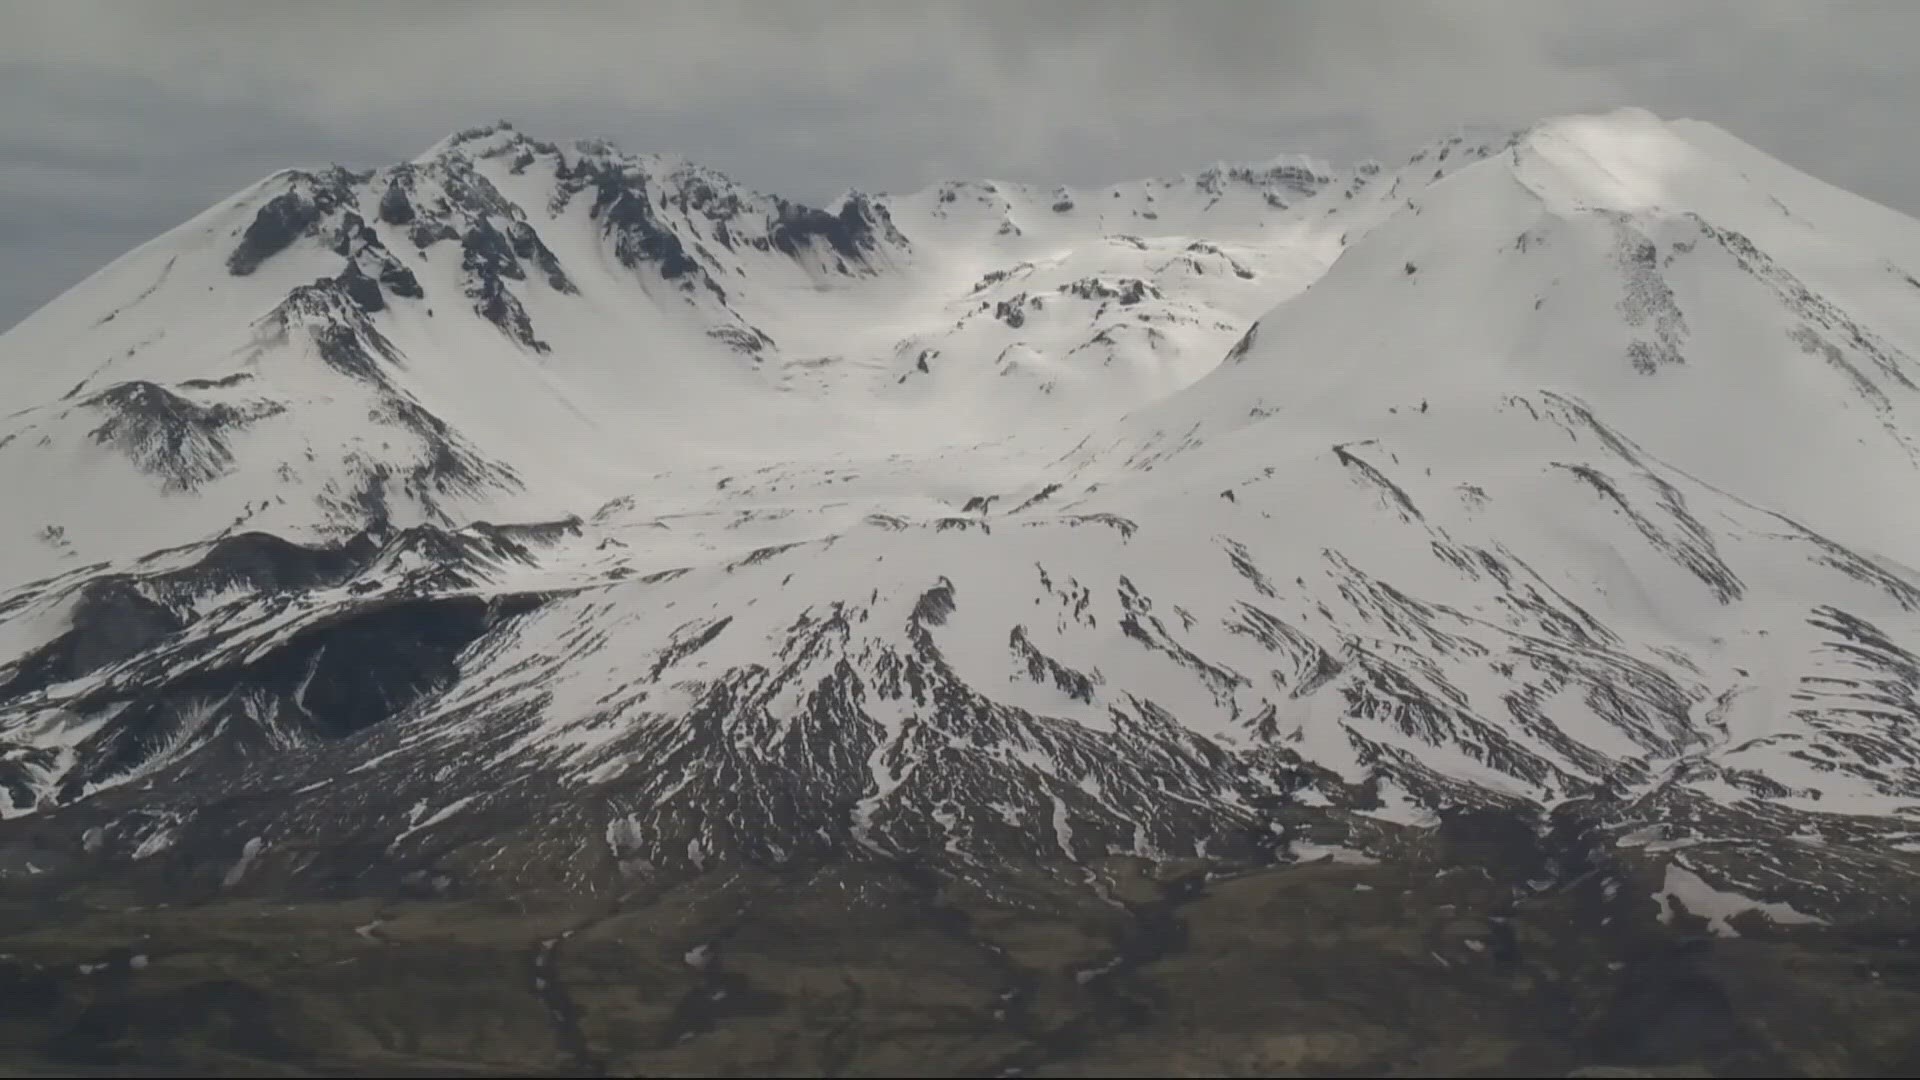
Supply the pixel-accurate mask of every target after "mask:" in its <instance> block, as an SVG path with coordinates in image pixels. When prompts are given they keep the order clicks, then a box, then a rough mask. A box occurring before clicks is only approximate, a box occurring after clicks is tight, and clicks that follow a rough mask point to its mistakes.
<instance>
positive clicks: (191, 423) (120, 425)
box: [85, 382, 283, 491]
mask: <svg viewBox="0 0 1920 1080" xmlns="http://www.w3.org/2000/svg"><path fill="white" fill-rule="evenodd" d="M85 404H86V406H87V407H88V408H90V409H93V410H95V411H97V412H100V413H102V414H104V415H105V419H104V420H103V421H102V422H101V423H100V425H99V426H98V427H96V428H94V429H93V430H92V431H91V432H89V433H88V435H89V437H90V438H92V440H93V441H94V442H96V443H98V444H100V445H102V446H111V447H113V448H115V449H117V450H119V451H120V452H122V453H124V454H126V455H127V457H128V458H130V459H132V461H133V463H134V464H135V465H137V466H138V467H139V468H140V469H141V471H143V472H148V473H152V474H154V475H156V476H158V477H160V478H161V481H162V483H163V485H164V486H165V488H166V489H167V490H169V491H191V490H193V489H194V488H197V487H199V486H200V485H201V484H204V483H206V482H207V481H209V480H211V479H213V478H214V477H216V476H220V475H222V474H224V473H225V472H226V471H227V469H228V467H229V466H230V465H231V464H232V461H233V453H232V450H231V449H230V448H229V446H228V442H227V438H228V436H229V435H230V434H231V433H232V432H234V431H237V430H239V429H241V428H244V427H246V426H247V425H249V424H251V423H253V422H255V421H257V420H260V419H262V418H264V417H268V416H272V415H274V414H275V413H278V412H280V411H282V409H283V406H280V405H278V404H275V403H271V402H258V403H255V404H253V405H250V406H247V407H244V408H243V407H240V406H235V405H229V404H226V403H224V402H220V403H215V404H211V405H203V404H200V403H198V402H195V401H192V400H190V399H188V398H185V397H182V396H180V395H179V394H175V393H173V392H172V391H170V390H167V389H166V388H164V387H161V386H159V385H157V384H155V383H150V382H124V383H116V384H115V385H113V386H111V387H108V388H107V389H106V390H104V391H102V392H101V393H99V394H97V395H95V396H94V397H92V398H89V399H88V400H87V401H86V403H85Z"/></svg>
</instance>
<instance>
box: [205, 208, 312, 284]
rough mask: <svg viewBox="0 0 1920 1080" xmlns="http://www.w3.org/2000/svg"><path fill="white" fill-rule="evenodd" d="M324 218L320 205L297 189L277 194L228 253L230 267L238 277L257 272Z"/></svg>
mask: <svg viewBox="0 0 1920 1080" xmlns="http://www.w3.org/2000/svg"><path fill="white" fill-rule="evenodd" d="M319 220H320V209H319V207H317V206H315V205H314V204H313V203H312V202H311V201H309V200H307V199H305V198H302V197H301V196H299V195H297V194H295V193H294V192H291V191H289V192H286V193H285V194H281V195H275V196H274V197H273V198H271V199H269V200H267V204H266V205H265V206H262V207H261V208H260V212H259V213H257V214H255V215H254V218H253V223H252V224H251V225H248V226H247V231H246V232H245V233H244V234H243V235H242V236H241V237H240V246H239V247H237V248H235V249H234V251H233V254H232V255H229V256H227V271H228V272H229V273H231V274H233V275H234V276H236V277H244V276H246V275H248V274H251V273H253V272H254V270H255V269H256V268H258V267H259V265H260V264H261V263H263V262H265V261H266V260H267V259H269V258H271V257H272V256H274V255H276V254H278V253H279V252H281V251H283V250H285V249H286V247H287V245H289V244H291V243H293V242H294V240H295V239H297V238H298V237H300V236H301V235H303V234H305V233H306V232H307V230H309V229H311V228H312V227H313V226H314V225H315V224H316V223H318V222H319Z"/></svg>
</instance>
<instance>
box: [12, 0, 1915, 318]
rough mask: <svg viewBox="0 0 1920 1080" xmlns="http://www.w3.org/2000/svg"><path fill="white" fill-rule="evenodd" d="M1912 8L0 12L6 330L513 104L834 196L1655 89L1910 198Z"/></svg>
mask: <svg viewBox="0 0 1920 1080" xmlns="http://www.w3.org/2000/svg"><path fill="white" fill-rule="evenodd" d="M1917 48H1920V4H1912V3H1906V2H1901V0H1889V2H1885V3H1877V4H1876V3H1849V4H1845V5H1836V4H1816V3H1787V2H1784V0H1734V2H1725V3H1717V2H1692V3H1687V4H1672V3H1667V2H1658V3H1655V2H1640V0H1632V2H1618V0H1616V2H1613V3H1608V4H1592V3H1559V2H1547V0H1516V2H1501V3H1493V2H1474V0H1451V2H1447V3H1412V2H1406V3H1402V2H1387V0H1338V2H1334V0H1326V2H1318V3H1298V4H1295V3H1287V4H1242V3H1226V2H1220V3H1184V4H1175V3H1159V2H1152V3H1147V2H1141V3H1129V2H1114V0H1098V2H1096V0H1086V2H1079V0H1050V2H1048V3H1044V4H1035V3H1029V2H1024V0H1022V2H1017V3H993V2H977V3H969V4H964V5H962V4H947V3H941V4H924V3H907V2H902V0H883V2H854V0H845V2H830V3H829V2H813V0H779V2H767V3H758V4H748V3H725V2H719V0H698V2H651V3H625V2H621V3H531V2H522V3H492V2H461V3H451V2H440V0H415V2H404V0H400V2H383V3H358V2H343V0H335V2H329V3H325V4H313V3H287V2H280V0H237V2H231V3H186V2H168V0H148V2H145V3H142V4H139V5H131V4H116V3H94V2H88V0H59V2H58V3H45V2H36V0H19V2H18V3H11V2H0V100H4V101H5V102H7V105H6V106H5V108H3V109H0V326H5V325H11V324H12V323H13V322H14V321H16V320H17V319H19V318H20V317H22V316H24V315H25V314H27V313H28V312H29V311H30V310H31V309H32V308H33V307H35V306H37V305H38V304H40V303H42V302H44V301H46V300H48V299H50V298H52V297H53V296H54V295H57V294H58V293H59V292H60V291H61V290H62V289H64V288H66V287H68V286H69V285H71V284H72V283H73V282H74V281H76V280H78V279H80V278H81V277H84V276H85V275H86V274H87V273H89V272H91V271H92V270H93V269H96V268H97V267H98V266H99V265H101V264H103V263H104V262H106V261H107V260H109V259H111V258H112V257H113V256H115V255H117V254H118V253H120V252H121V251H124V250H126V249H127V248H129V247H132V246H133V245H135V244H138V243H140V242H142V241H144V240H146V239H148V238H149V237H151V236H153V235H155V234H157V233H159V232H162V231H164V230H165V229H167V228H169V227H171V226H172V225H174V224H177V223H178V222H179V221H181V220H183V219H184V218H186V217H187V216H189V215H191V214H192V213H194V212H196V211H198V210H199V209H201V208H203V207H205V206H206V205H208V204H210V203H212V202H214V201H216V200H218V199H220V198H222V197H223V196H225V195H227V194H229V193H230V192H232V191H233V190H235V189H237V188H239V187H241V186H243V185H245V184H247V183H249V182H251V181H252V180H254V179H257V178H258V177H260V176H262V175H264V174H266V173H269V172H271V171H273V170H275V169H277V168H282V167H285V166H289V165H312V164H324V163H326V162H329V161H340V162H342V163H346V164H352V165H358V166H366V165H375V164H382V163H386V162H390V161H394V160H399V159H402V158H405V157H410V156H412V155H413V154H415V153H417V152H418V151H419V150H421V149H423V148H424V147H426V146H427V145H429V144H431V143H433V142H434V141H436V140H437V139H439V138H440V137H441V136H443V135H445V134H447V133H448V132H450V131H452V130H455V129H457V128H461V127H466V126H470V125H472V124H474V123H478V122H482V121H486V120H490V119H494V118H496V117H507V118H510V119H512V120H514V121H515V122H516V123H517V124H518V125H519V126H520V127H522V128H523V129H525V130H528V131H531V132H533V133H535V134H538V135H541V136H542V137H546V138H551V139H568V138H573V137H577V136H581V135H607V136H611V137H612V138H614V139H615V140H616V141H618V142H619V143H621V144H622V145H624V146H626V147H628V148H629V149H634V150H671V151H677V152H680V153H684V154H686V155H688V156H690V157H693V158H695V159H698V160H701V161H704V162H707V163H709V164H711V165H714V166H715V167H718V168H720V169H722V170H725V171H727V172H729V173H731V174H733V175H735V176H736V177H738V178H739V179H741V180H742V181H744V182H746V183H749V184H751V185H753V186H756V187H759V188H762V189H766V190H771V191H777V192H780V193H782V194H786V195H789V196H792V197H797V198H804V199H824V198H827V197H830V196H831V195H833V194H835V193H837V192H838V191H840V190H844V189H845V188H848V187H859V188H863V189H866V190H894V191H901V190H910V189H914V188H918V187H921V186H923V185H925V184H927V183H930V182H933V181H935V180H938V179H942V178H947V177H975V176H977V177H998V178H1004V179H1024V180H1035V181H1046V182H1056V181H1057V182H1066V183H1082V184H1084V183H1099V182H1103V181H1107V180H1113V179H1119V178H1124V177H1131V176H1143V175H1154V174H1172V173H1179V172H1184V171H1191V170H1193V169H1195V168H1198V167H1201V166H1203V165H1205V164H1207V163H1209V162H1212V161H1216V160H1223V159H1224V160H1258V159H1263V158H1267V157H1271V156H1273V155H1275V154H1278V153H1285V152H1299V151H1307V152H1311V153H1315V154H1317V155H1319V156H1322V157H1328V158H1333V159H1336V160H1342V159H1357V158H1364V157H1378V158H1383V159H1387V160H1392V159H1394V158H1396V157H1398V156H1400V155H1402V154H1404V153H1406V152H1407V151H1408V150H1409V149H1411V148H1412V147H1413V146H1415V145H1417V144H1419V143H1421V142H1424V141H1426V140H1427V139H1430V138H1432V137H1434V136H1436V135H1439V134H1442V133H1444V132H1446V131H1447V130H1448V129H1450V128H1452V127H1453V126H1455V125H1457V124H1460V123H1473V124H1479V123H1491V124H1515V125H1517V124H1522V123H1526V122H1528V121H1531V120H1534V119H1538V118H1539V117H1541V116H1545V115H1552V114H1556V113H1563V112H1569V111H1576V110H1582V109H1590V108H1596V107H1606V106H1612V105H1622V104H1633V105H1642V106H1645V107H1647V108H1650V109H1652V110H1654V111H1655V112H1657V113H1660V114H1661V115H1664V116H1691V117H1695V118H1698V119H1703V120H1710V121H1713V122H1715V123H1718V124H1720V125H1721V126H1723V127H1725V128H1727V129H1729V130H1731V131H1732V132H1734V133H1735V134H1737V135H1739V136H1741V137H1742V138H1745V139H1747V140H1748V141H1750V142H1753V143H1755V144H1756V145H1758V146H1760V147H1761V148H1762V149H1765V150H1767V151H1769V152H1771V153H1774V154H1777V155H1779V156H1780V157H1782V158H1784V159H1786V160H1787V161H1789V162H1792V163H1794V164H1796V165H1798V166H1800V167H1801V168H1804V169H1806V170H1807V171H1809V172H1812V173H1814V174H1815V175H1817V176H1820V177H1822V178H1823V179H1827V180H1830V181H1832V182H1834V183H1837V184H1840V185H1842V186H1844V187H1847V188H1850V189H1852V190H1854V191H1857V192H1859V193H1861V194H1863V195H1866V196H1868V197H1870V198H1874V199H1877V200H1879V201H1881V202H1884V203H1887V204H1889V205H1892V206H1895V207H1898V208H1900V209H1902V210H1905V211H1908V212H1910V213H1912V212H1920V149H1917V148H1916V144H1915V142H1914V140H1912V139H1911V138H1910V137H1909V134H1908V133H1909V131H1910V126H1909V121H1910V119H1911V118H1910V115H1909V114H1910V112H1911V108H1912V103H1914V102H1920V65H1916V64H1914V63H1912V60H1911V57H1912V55H1913V54H1914V52H1915V51H1916V49H1917Z"/></svg>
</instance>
